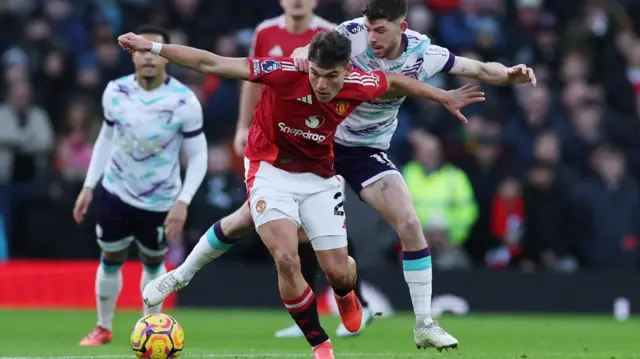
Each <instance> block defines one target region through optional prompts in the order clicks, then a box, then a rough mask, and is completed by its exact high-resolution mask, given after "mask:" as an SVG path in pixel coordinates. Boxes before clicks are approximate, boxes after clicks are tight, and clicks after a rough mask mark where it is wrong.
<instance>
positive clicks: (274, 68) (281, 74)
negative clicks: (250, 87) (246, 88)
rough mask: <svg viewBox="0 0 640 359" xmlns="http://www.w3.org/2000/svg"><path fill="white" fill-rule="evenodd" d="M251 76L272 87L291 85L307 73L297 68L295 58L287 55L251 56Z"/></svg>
mask: <svg viewBox="0 0 640 359" xmlns="http://www.w3.org/2000/svg"><path fill="white" fill-rule="evenodd" d="M247 61H249V67H250V68H251V77H250V78H249V80H248V81H249V82H255V83H259V84H263V85H268V86H270V87H279V86H289V85H291V84H293V83H295V82H297V81H298V80H299V79H300V77H301V76H305V75H306V74H305V73H303V72H299V71H298V70H296V67H295V66H294V64H293V59H291V58H287V57H249V58H247Z"/></svg>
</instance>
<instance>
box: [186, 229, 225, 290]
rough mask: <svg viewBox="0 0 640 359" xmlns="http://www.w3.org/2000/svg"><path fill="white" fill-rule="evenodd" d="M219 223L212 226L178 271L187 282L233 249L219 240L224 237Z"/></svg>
mask: <svg viewBox="0 0 640 359" xmlns="http://www.w3.org/2000/svg"><path fill="white" fill-rule="evenodd" d="M219 223H220V221H218V222H216V224H214V225H213V226H211V228H209V229H208V230H207V232H206V233H205V234H203V235H202V237H200V240H199V241H198V243H197V244H196V246H195V247H194V248H193V250H192V251H191V253H189V255H188V256H187V259H185V260H184V263H182V265H180V266H179V267H178V268H177V269H176V273H177V274H178V275H179V276H181V277H182V278H183V279H184V280H185V281H187V282H188V281H190V280H191V279H192V278H193V276H194V275H196V273H197V272H198V271H199V270H200V269H201V268H202V267H204V266H205V265H207V264H208V263H210V262H211V261H213V260H214V259H216V258H218V257H220V256H221V255H223V254H224V253H225V252H226V251H227V250H228V249H229V248H231V246H232V244H228V243H225V242H221V241H220V239H218V237H220V236H224V235H223V234H222V230H220V229H219V228H220V224H219ZM216 232H217V235H216ZM225 239H226V238H225Z"/></svg>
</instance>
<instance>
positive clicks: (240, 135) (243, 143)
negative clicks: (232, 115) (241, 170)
mask: <svg viewBox="0 0 640 359" xmlns="http://www.w3.org/2000/svg"><path fill="white" fill-rule="evenodd" d="M248 137H249V129H247V128H239V129H237V130H236V137H235V138H234V139H233V150H234V151H235V152H236V155H238V156H240V157H243V156H244V148H245V147H247V138H248Z"/></svg>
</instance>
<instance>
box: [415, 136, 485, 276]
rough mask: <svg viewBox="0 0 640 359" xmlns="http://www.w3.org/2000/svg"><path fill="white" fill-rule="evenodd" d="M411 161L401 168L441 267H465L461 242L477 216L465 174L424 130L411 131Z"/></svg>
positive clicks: (464, 239) (466, 266) (435, 262)
mask: <svg viewBox="0 0 640 359" xmlns="http://www.w3.org/2000/svg"><path fill="white" fill-rule="evenodd" d="M412 137H413V139H412V144H413V145H414V148H415V150H414V151H415V152H414V157H415V161H412V162H409V163H408V164H407V165H406V166H405V168H404V171H403V176H404V178H405V180H406V181H407V186H408V187H409V192H410V193H411V195H412V197H413V199H414V203H415V207H416V212H417V213H418V218H419V219H420V223H421V224H422V228H423V230H424V232H425V237H426V238H427V240H428V241H429V246H430V247H431V249H432V250H433V252H434V253H435V254H434V258H436V260H435V261H434V265H435V267H436V268H441V269H454V268H468V267H469V266H470V265H471V263H470V260H469V256H468V255H467V253H466V252H465V250H464V246H463V245H462V244H463V243H464V242H465V241H466V240H467V237H468V235H469V231H470V230H471V226H472V225H473V224H474V222H475V220H476V218H477V216H478V207H477V204H476V202H475V199H474V198H473V189H472V188H471V184H470V183H469V179H468V178H467V175H466V174H465V173H464V172H463V171H462V170H460V169H459V168H457V167H455V166H453V165H452V164H450V163H446V162H445V161H444V158H443V153H442V145H441V143H440V141H439V140H438V139H437V138H436V137H434V136H432V135H430V134H427V133H425V132H419V131H417V132H416V133H414V134H412Z"/></svg>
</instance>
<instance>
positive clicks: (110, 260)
mask: <svg viewBox="0 0 640 359" xmlns="http://www.w3.org/2000/svg"><path fill="white" fill-rule="evenodd" d="M126 259H127V256H126V252H124V253H122V252H102V256H101V257H100V266H101V267H102V269H103V270H104V271H105V272H107V273H113V272H118V271H120V268H122V265H123V264H124V261H125V260H126Z"/></svg>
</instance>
